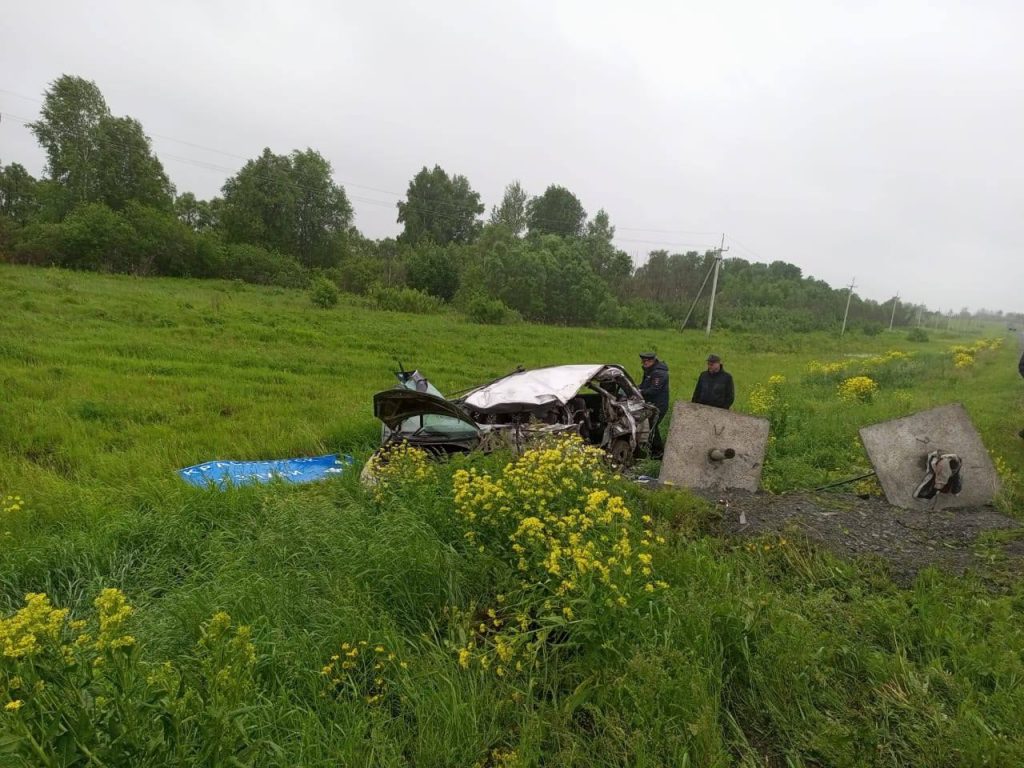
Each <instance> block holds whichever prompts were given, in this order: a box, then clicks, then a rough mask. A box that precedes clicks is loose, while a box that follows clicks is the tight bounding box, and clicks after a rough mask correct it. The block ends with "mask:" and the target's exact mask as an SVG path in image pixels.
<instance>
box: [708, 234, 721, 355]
mask: <svg viewBox="0 0 1024 768" xmlns="http://www.w3.org/2000/svg"><path fill="white" fill-rule="evenodd" d="M724 251H725V233H724V232H723V233H722V244H721V245H720V246H718V255H717V256H716V257H715V276H714V277H713V278H712V279H711V304H710V306H709V307H708V330H707V333H706V335H707V336H710V335H711V316H712V315H713V314H714V313H715V292H716V291H717V290H718V269H719V267H721V266H722V253H723V252H724Z"/></svg>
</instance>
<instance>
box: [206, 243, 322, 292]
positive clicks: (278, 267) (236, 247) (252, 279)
mask: <svg viewBox="0 0 1024 768" xmlns="http://www.w3.org/2000/svg"><path fill="white" fill-rule="evenodd" d="M221 270H222V271H221V275H220V276H221V277H225V278H237V279H239V280H243V281H244V282H246V283H256V284H257V285H281V286H284V287H285V288H301V287H302V286H304V285H305V284H306V283H307V281H308V280H309V277H308V275H307V274H306V271H305V270H304V269H303V268H302V265H300V264H299V262H297V261H296V260H295V259H293V258H292V257H291V256H285V255H284V254H283V253H278V252H277V251H268V250H267V249H266V248H261V247H260V246H258V245H248V244H244V243H235V244H232V245H226V246H224V249H223V261H222V263H221Z"/></svg>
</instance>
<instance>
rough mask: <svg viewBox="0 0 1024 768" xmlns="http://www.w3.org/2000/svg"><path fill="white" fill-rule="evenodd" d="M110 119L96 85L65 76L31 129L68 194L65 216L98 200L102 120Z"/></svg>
mask: <svg viewBox="0 0 1024 768" xmlns="http://www.w3.org/2000/svg"><path fill="white" fill-rule="evenodd" d="M109 116H110V109H109V108H108V107H107V102H106V100H105V99H104V98H103V94H102V93H100V89H99V88H98V87H97V86H96V83H94V82H92V81H91V80H83V79H82V78H80V77H73V76H72V75H61V76H60V77H59V78H58V79H57V80H55V81H54V82H52V83H51V84H50V88H49V89H48V90H47V91H46V94H45V96H44V98H43V108H42V110H41V111H40V118H39V120H37V121H35V122H33V123H29V129H30V130H31V131H32V133H33V134H35V137H36V140H37V141H38V142H39V144H40V146H42V148H43V150H44V151H45V152H46V174H47V176H48V177H49V178H50V179H52V180H53V181H56V182H58V183H59V184H60V185H61V187H62V189H63V191H64V201H63V203H62V208H63V210H61V211H60V215H63V214H64V213H66V212H67V211H68V210H70V208H71V207H73V206H74V205H76V204H77V203H82V202H88V201H94V200H96V199H97V189H98V180H97V166H96V161H97V157H98V156H99V154H100V131H99V126H100V121H101V120H102V119H103V118H104V117H109Z"/></svg>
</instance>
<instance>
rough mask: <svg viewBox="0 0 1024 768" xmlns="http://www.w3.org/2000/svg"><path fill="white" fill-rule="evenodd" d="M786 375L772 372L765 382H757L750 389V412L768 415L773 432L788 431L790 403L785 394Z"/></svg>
mask: <svg viewBox="0 0 1024 768" xmlns="http://www.w3.org/2000/svg"><path fill="white" fill-rule="evenodd" d="M785 386H786V377H785V376H782V375H781V374H772V375H771V376H769V377H768V381H767V383H765V384H761V383H757V384H755V385H754V386H753V388H752V389H751V391H750V401H749V402H750V412H751V413H753V414H755V415H757V416H764V417H766V418H767V419H768V420H769V421H770V422H771V425H772V434H774V435H776V436H781V435H784V434H785V433H786V423H787V421H788V419H789V403H788V402H787V400H786V396H785Z"/></svg>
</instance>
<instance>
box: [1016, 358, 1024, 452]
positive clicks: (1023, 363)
mask: <svg viewBox="0 0 1024 768" xmlns="http://www.w3.org/2000/svg"><path fill="white" fill-rule="evenodd" d="M1017 370H1018V371H1019V372H1020V375H1021V376H1024V355H1021V356H1020V362H1019V363H1017ZM1017 434H1018V435H1020V436H1021V437H1024V429H1022V430H1021V431H1020V432H1018V433H1017Z"/></svg>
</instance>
